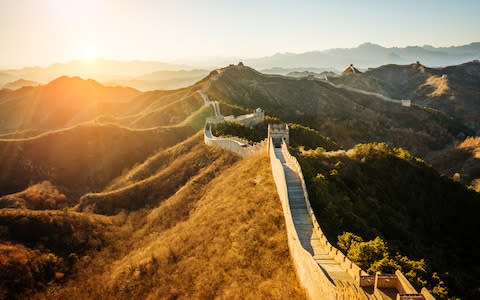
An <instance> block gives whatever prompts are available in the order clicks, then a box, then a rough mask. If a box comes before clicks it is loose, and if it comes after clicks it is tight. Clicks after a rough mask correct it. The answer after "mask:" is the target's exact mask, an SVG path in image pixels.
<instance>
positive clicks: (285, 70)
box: [260, 67, 340, 75]
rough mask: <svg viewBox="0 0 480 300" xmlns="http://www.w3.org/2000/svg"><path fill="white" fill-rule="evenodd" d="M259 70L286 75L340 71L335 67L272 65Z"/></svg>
mask: <svg viewBox="0 0 480 300" xmlns="http://www.w3.org/2000/svg"><path fill="white" fill-rule="evenodd" d="M260 72H262V73H264V74H276V75H287V74H288V73H293V72H312V73H322V72H332V73H340V71H338V70H337V69H335V68H282V67H273V68H269V69H263V70H260Z"/></svg>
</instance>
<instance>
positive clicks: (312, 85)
mask: <svg viewBox="0 0 480 300" xmlns="http://www.w3.org/2000/svg"><path fill="white" fill-rule="evenodd" d="M221 74H222V75H221V76H220V77H219V78H218V79H217V80H214V81H212V82H211V84H210V87H209V90H208V92H209V95H210V97H211V98H212V99H215V100H218V101H220V102H224V103H226V104H233V105H236V106H242V107H247V108H249V109H255V108H257V107H262V108H263V109H264V110H265V112H266V113H268V114H269V115H272V116H274V117H278V118H280V119H282V120H284V121H287V122H291V123H299V124H302V125H306V126H308V127H310V128H313V129H316V130H317V131H318V132H320V134H322V135H324V136H328V137H330V138H332V139H333V140H334V141H335V142H337V143H338V144H339V145H341V146H343V147H345V148H349V147H353V146H354V145H355V144H358V143H369V142H376V141H385V142H387V143H389V144H392V145H396V146H401V147H404V148H407V149H409V150H410V151H412V152H413V153H415V154H420V155H424V154H425V153H428V152H429V151H431V150H435V149H442V148H444V147H445V146H447V145H450V144H453V143H454V142H455V141H456V138H457V136H458V135H463V136H466V135H471V134H472V133H473V132H472V131H471V130H469V129H468V128H467V127H466V126H464V125H462V124H461V123H460V122H458V121H456V120H452V119H450V118H448V117H447V116H446V115H445V114H443V113H440V112H439V111H433V110H428V109H425V108H422V107H419V106H412V107H403V106H401V105H399V104H396V103H390V102H386V101H383V100H381V99H380V98H378V97H375V96H371V95H364V94H361V93H357V92H353V91H350V90H347V89H343V88H338V87H334V86H332V85H331V84H329V83H328V82H325V81H323V80H318V79H317V80H309V79H308V78H307V79H302V78H292V77H283V76H271V75H265V74H262V73H260V72H257V71H255V70H254V69H252V68H249V67H241V66H232V67H228V68H225V69H223V71H222V73H221ZM348 76H357V75H355V74H354V75H348Z"/></svg>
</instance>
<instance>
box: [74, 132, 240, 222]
mask: <svg viewBox="0 0 480 300" xmlns="http://www.w3.org/2000/svg"><path fill="white" fill-rule="evenodd" d="M202 138H203V136H202V135H201V134H200V133H199V134H197V135H195V137H192V138H190V139H189V140H188V141H186V142H185V143H181V144H179V145H176V146H174V147H173V148H171V149H168V150H165V151H162V152H159V153H157V154H156V155H154V156H152V157H151V158H149V159H148V160H147V161H146V162H145V163H143V164H141V165H140V166H138V167H135V168H134V169H133V170H131V171H130V172H128V173H127V174H126V175H125V176H124V177H122V178H119V179H117V180H116V182H115V183H114V184H113V185H112V186H111V187H110V191H108V192H103V193H96V194H95V193H90V194H86V195H84V196H82V198H80V205H79V207H78V209H80V210H90V211H93V212H96V213H102V214H114V213H116V212H118V211H119V210H120V209H127V210H135V209H139V208H141V207H145V206H149V207H151V206H155V205H157V204H158V202H159V201H161V200H163V199H166V198H168V197H170V196H171V195H173V194H174V193H175V192H176V191H178V190H179V189H180V188H182V186H183V185H184V184H186V183H187V182H188V181H189V180H191V179H192V178H194V177H195V176H198V175H199V174H202V173H203V172H205V171H206V170H209V169H212V168H213V169H216V170H217V171H218V170H223V169H224V168H226V167H228V166H229V165H230V164H231V163H232V162H234V161H236V160H237V159H238V158H237V157H236V156H235V155H233V154H230V153H228V152H225V151H221V150H220V149H216V148H212V147H207V146H206V145H205V144H204V143H203V141H202Z"/></svg>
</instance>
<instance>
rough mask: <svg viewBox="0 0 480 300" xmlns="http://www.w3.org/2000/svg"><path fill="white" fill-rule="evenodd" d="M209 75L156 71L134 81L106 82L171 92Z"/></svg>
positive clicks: (199, 70)
mask: <svg viewBox="0 0 480 300" xmlns="http://www.w3.org/2000/svg"><path fill="white" fill-rule="evenodd" d="M208 73H209V71H208V70H201V69H194V70H179V71H166V70H162V71H156V72H152V73H148V74H144V75H142V76H139V77H135V78H133V79H119V80H112V81H108V82H105V84H107V85H120V86H129V87H133V88H136V89H138V90H142V91H148V90H171V89H178V88H182V87H186V86H189V85H192V84H194V83H195V82H197V81H198V80H200V79H202V78H203V77H205V76H206V75H207V74H208Z"/></svg>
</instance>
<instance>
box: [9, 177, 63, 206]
mask: <svg viewBox="0 0 480 300" xmlns="http://www.w3.org/2000/svg"><path fill="white" fill-rule="evenodd" d="M66 206H67V197H66V196H65V195H64V194H63V193H62V192H60V191H59V190H58V189H57V188H56V187H55V186H53V185H52V184H51V183H50V182H49V181H43V182H41V183H38V184H35V185H32V186H30V187H28V188H27V189H26V190H24V191H22V192H19V193H15V194H11V195H6V196H3V197H0V208H6V207H10V208H28V209H62V208H64V207H66Z"/></svg>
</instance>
